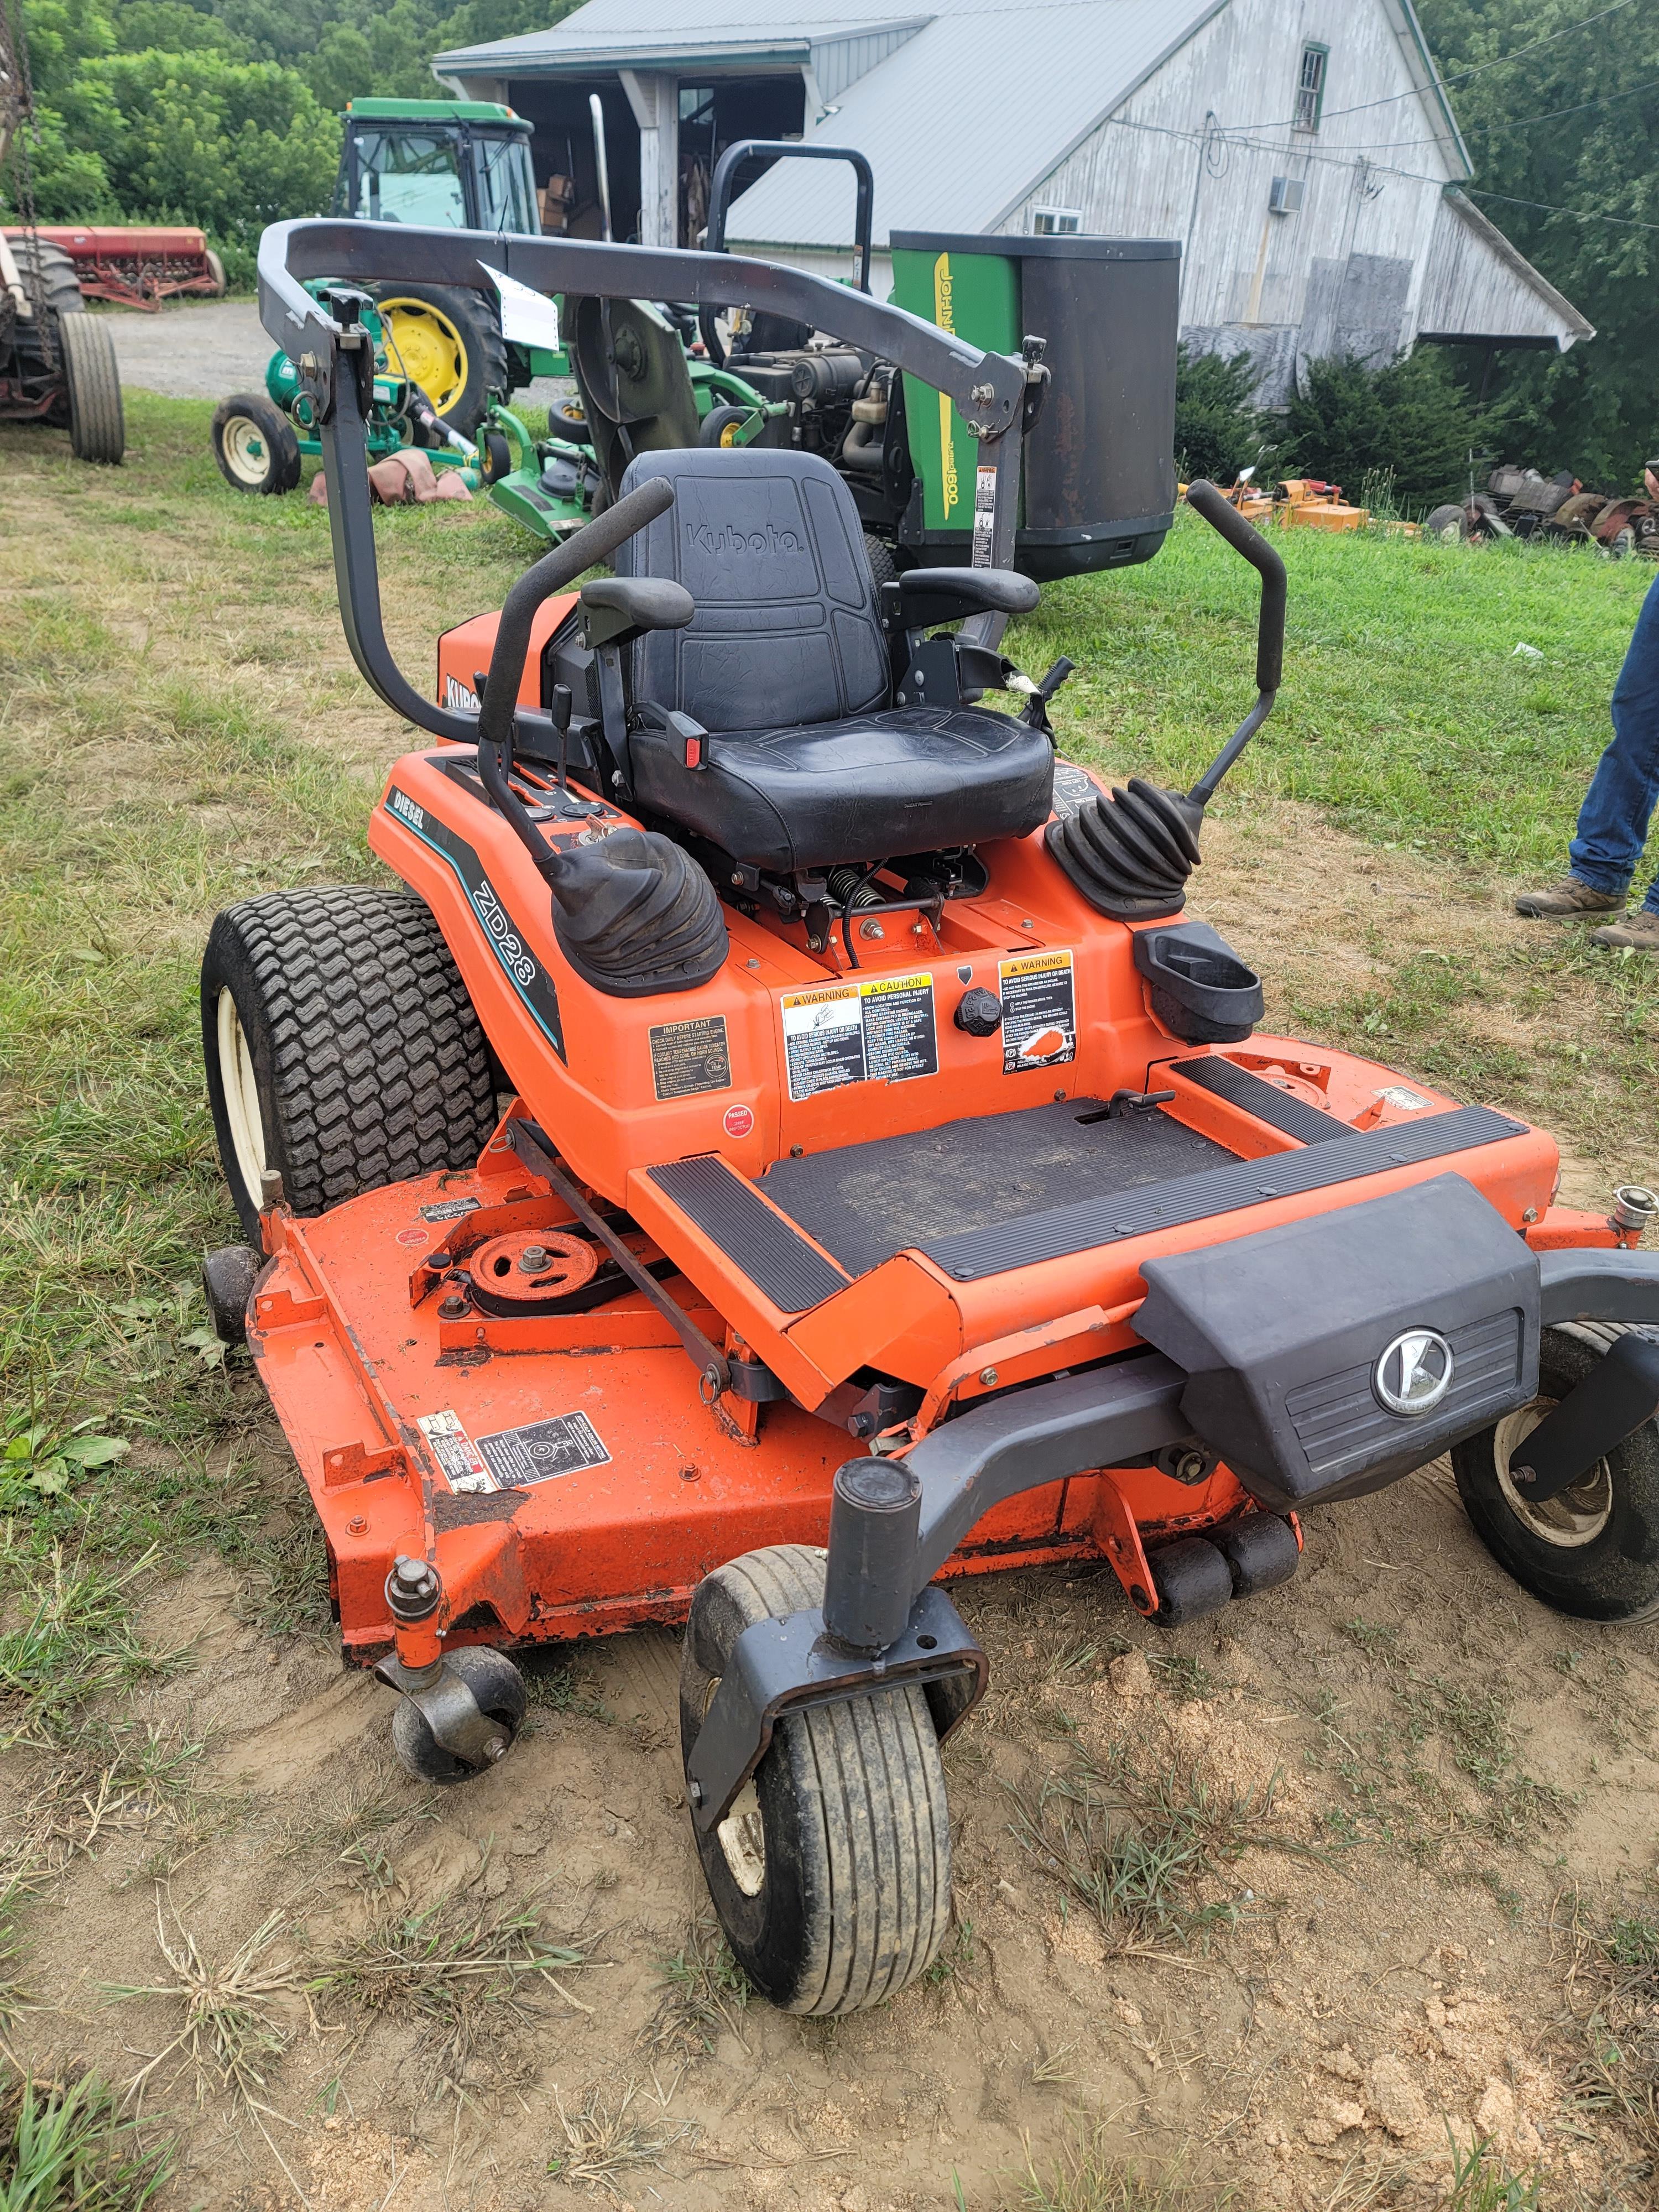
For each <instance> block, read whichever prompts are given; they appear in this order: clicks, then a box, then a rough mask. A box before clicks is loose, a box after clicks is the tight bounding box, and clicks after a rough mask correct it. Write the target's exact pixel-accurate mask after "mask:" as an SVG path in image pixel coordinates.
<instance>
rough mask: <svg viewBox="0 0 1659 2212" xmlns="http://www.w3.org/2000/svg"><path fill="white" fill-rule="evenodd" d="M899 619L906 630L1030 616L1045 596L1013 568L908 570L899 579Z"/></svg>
mask: <svg viewBox="0 0 1659 2212" xmlns="http://www.w3.org/2000/svg"><path fill="white" fill-rule="evenodd" d="M898 593H899V619H900V621H901V622H902V624H903V626H904V628H905V629H932V628H933V626H934V624H935V623H948V622H960V621H963V620H965V618H966V617H968V616H969V615H982V614H999V615H1029V614H1030V612H1031V611H1032V610H1033V609H1034V608H1035V607H1036V604H1037V601H1038V599H1040V597H1041V596H1042V595H1041V593H1040V592H1038V590H1037V587H1036V585H1035V584H1034V583H1033V582H1032V581H1031V580H1030V577H1029V576H1022V575H1019V574H1017V573H1016V572H1015V571H1014V570H1013V569H1012V568H907V569H906V570H905V571H904V572H903V573H902V574H901V576H900V577H899V580H898Z"/></svg>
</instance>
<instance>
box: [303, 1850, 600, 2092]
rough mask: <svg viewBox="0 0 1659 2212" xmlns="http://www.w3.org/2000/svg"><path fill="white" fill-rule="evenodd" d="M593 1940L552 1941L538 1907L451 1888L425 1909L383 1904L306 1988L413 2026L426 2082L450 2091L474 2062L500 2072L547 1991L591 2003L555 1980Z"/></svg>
mask: <svg viewBox="0 0 1659 2212" xmlns="http://www.w3.org/2000/svg"><path fill="white" fill-rule="evenodd" d="M598 1940H599V1939H598V1938H597V1937H596V1936H585V1937H580V1936H579V1937H574V1938H567V1939H565V1940H564V1941H562V1942H549V1941H547V1940H546V1939H544V1936H543V1935H542V1929H541V1920H540V1917H539V1915H538V1914H537V1913H536V1912H534V1911H527V1910H520V1911H514V1910H513V1908H512V1907H511V1906H510V1905H492V1904H489V1903H486V1902H484V1901H483V1900H481V1899H473V1898H469V1897H467V1896H466V1895H465V1893H451V1894H450V1895H449V1896H447V1897H445V1898H443V1899H441V1900H440V1901H439V1902H438V1904H436V1905H433V1906H431V1907H429V1908H428V1910H427V1911H424V1912H418V1913H407V1914H400V1913H398V1912H395V1911H391V1910H388V1909H385V1908H383V1909H382V1911H380V1914H379V1915H378V1917H376V1918H375V1919H374V1920H373V1921H371V1922H370V1923H369V1924H368V1926H367V1927H366V1928H364V1929H362V1931H361V1932H360V1933H358V1934H357V1935H356V1936H353V1937H351V1938H350V1939H349V1941H348V1942H346V1943H345V1944H344V1945H343V1947H342V1948H340V1949H339V1950H338V1951H337V1952H336V1953H335V1954H333V1955H332V1956H331V1957H330V1958H329V1959H327V1960H324V1961H321V1962H320V1963H319V1966H317V1968H316V1970H315V1972H314V1973H313V1978H312V1980H311V1984H310V1987H311V1988H312V1990H313V1991H314V1992H315V1993H316V1994H317V1995H318V1996H319V1997H322V1998H324V1999H327V1998H334V1999H337V2000H343V2001H344V2002H346V2003H347V2004H348V2005H349V2006H350V2007H351V2008H353V2009H354V2010H355V2011H356V2012H358V2013H359V2014H361V2015H365V2016H367V2017H368V2018H370V2019H373V2018H374V2017H376V2016H380V2015H385V2016H386V2017H388V2018H390V2019H392V2020H394V2021H399V2022H405V2021H413V2022H415V2023H417V2024H418V2027H419V2029H420V2057H421V2060H422V2069H423V2071H424V2074H425V2076H426V2080H427V2083H428V2087H430V2088H431V2089H433V2090H437V2089H440V2088H444V2087H448V2088H451V2089H457V2088H459V2087H461V2085H462V2084H463V2083H464V2081H465V2080H466V2079H467V2078H468V2076H469V2069H471V2068H472V2067H473V2066H474V2064H475V2062H483V2063H487V2064H488V2065H489V2067H490V2068H491V2069H499V2067H500V2065H501V2062H503V2061H505V2060H506V2059H507V2058H508V2057H510V2056H511V2055H512V2052H513V2047H514V2046H515V2045H517V2044H519V2043H520V2042H521V2041H522V2040H523V2039H525V2038H526V2036H527V2035H528V2033H529V2032H530V2030H531V2029H532V2027H534V2026H535V2024H536V2022H537V2021H538V2018H539V2017H540V2016H541V2015H542V2014H543V2012H544V2008H545V2002H546V1996H547V1993H548V1992H549V1991H551V1992H552V1993H553V1995H555V1996H557V1997H559V1998H560V1999H562V2002H564V2003H565V2004H566V2005H568V2007H570V2008H572V2009H574V2010H575V2011H580V2012H591V2011H592V2006H591V2005H588V2004H587V2003H586V2002H584V2001H583V2000H582V1999H580V1998H579V1997H576V1996H572V1994H571V1992H570V1990H569V1989H568V1987H567V1986H566V1984H565V1983H564V1982H563V1981H562V1980H561V1978H560V1977H561V1976H562V1975H574V1972H576V1971H577V1970H579V1969H580V1968H581V1967H583V1966H589V1965H591V1964H592V1962H593V1958H592V1954H593V1950H594V1948H595V1945H596V1943H597V1942H598Z"/></svg>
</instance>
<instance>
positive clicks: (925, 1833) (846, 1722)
mask: <svg viewBox="0 0 1659 2212" xmlns="http://www.w3.org/2000/svg"><path fill="white" fill-rule="evenodd" d="M823 1562H824V1554H823V1553H822V1552H821V1551H815V1550H812V1549H811V1548H809V1547H807V1546H805V1545H804V1544H778V1545H774V1546H772V1547H769V1549H768V1550H765V1551H761V1552H749V1553H744V1556H743V1557H742V1558H741V1559H734V1560H732V1563H731V1564H730V1565H728V1566H724V1567H721V1568H720V1569H719V1570H718V1571H717V1572H715V1573H714V1574H712V1575H710V1576H709V1577H708V1579H707V1580H706V1581H705V1582H703V1583H701V1584H700V1585H699V1587H698V1589H697V1593H696V1597H695V1598H694V1599H693V1600H692V1603H691V1616H690V1620H688V1622H687V1623H686V1630H685V1647H684V1658H683V1661H682V1664H681V1670H680V1740H681V1745H682V1748H683V1751H684V1754H685V1755H686V1756H687V1757H689V1756H690V1751H691V1747H692V1746H693V1745H694V1744H695V1743H696V1739H697V1735H698V1731H699V1730H700V1729H701V1728H702V1722H703V1716H704V1715H705V1714H706V1713H707V1711H708V1706H709V1703H710V1701H711V1700H712V1699H713V1697H714V1692H715V1691H716V1689H717V1688H718V1687H719V1685H720V1677H721V1675H722V1674H723V1673H724V1672H725V1669H726V1664H727V1662H728V1661H729V1659H730V1656H731V1653H732V1646H733V1645H734V1644H736V1642H737V1640H738V1637H739V1636H740V1635H741V1634H742V1633H743V1631H744V1629H745V1628H747V1627H750V1626H751V1625H752V1624H753V1623H754V1622H756V1621H759V1620H768V1619H777V1618H781V1616H782V1615H784V1614H786V1613H797V1612H799V1611H801V1610H802V1609H803V1608H804V1607H808V1606H816V1605H820V1604H822V1602H823ZM697 1851H698V1856H699V1857H700V1858H701V1859H702V1869H703V1875H704V1877H705V1879H706V1880H707V1881H708V1892H709V1895H710V1896H711V1898H712V1899H714V1910H715V1911H716V1912H717V1913H718V1914H719V1916H720V1925H721V1927H722V1928H723V1929H725V1931H726V1941H727V1942H728V1943H730V1945H731V1947H732V1955H733V1956H734V1957H735V1958H736V1960H737V1961H738V1965H739V1966H742V1968H743V1970H744V1972H745V1973H746V1974H747V1975H748V1976H749V1978H750V1981H752V1982H753V1983H754V1984H755V1985H756V1987H757V1989H759V1990H761V1991H762V1993H763V1995H764V1996H768V1997H769V1998H770V1999H771V2001H772V2002H773V2003H774V2004H775V2005H777V2006H779V2007H781V2008H782V2009H783V2010H784V2011H786V2012H798V2013H813V2014H817V2015H819V2016H820V2017H823V2016H824V2015H832V2014H841V2013H851V2012H860V2011H862V2010H863V2009H864V2008H866V2007H867V2006H870V2005H877V2004H880V2003H881V2002H883V2001H884V1999H885V1998H888V1997H890V1996H896V1995H897V1993H898V1991H899V1990H902V1989H904V1988H905V1987H906V1986H907V1985H908V1984H909V1983H911V1982H913V1981H915V1978H916V1977H917V1976H918V1975H919V1974H921V1972H924V1970H925V1969H926V1968H927V1966H928V1964H929V1963H930V1961H931V1960H933V1956H934V1954H936V1953H937V1951H938V1949H939V1945H940V1943H941V1942H943V1940H944V1937H945V1930H946V1928H947V1927H948V1925H949V1923H950V1917H951V1828H950V1819H949V1815H948V1813H947V1811H946V1808H945V1775H944V1770H943V1768H942V1767H941V1765H940V1764H939V1741H938V1737H937V1735H935V1732H934V1729H933V1721H932V1718H931V1717H930V1716H929V1713H928V1709H927V1696H926V1693H925V1692H923V1691H921V1690H920V1689H916V1688H909V1689H903V1690H896V1691H894V1690H888V1691H882V1692H878V1693H877V1694H876V1695H874V1696H870V1697H862V1698H854V1699H849V1700H848V1702H847V1703H845V1704H843V1705H818V1706H814V1707H812V1708H811V1709H810V1710H809V1711H805V1712H803V1713H799V1714H797V1715H796V1716H795V1717H793V1719H788V1720H785V1721H783V1722H781V1723H780V1724H779V1727H778V1729H777V1732H776V1734H775V1735H774V1737H773V1739H772V1742H771V1745H770V1747H769V1749H768V1751H767V1753H766V1756H765V1758H764V1759H762V1761H761V1763H760V1765H759V1766H758V1767H757V1769H756V1771H755V1776H754V1779H753V1781H752V1782H751V1783H750V1784H748V1785H747V1786H746V1787H745V1789H744V1790H743V1791H742V1793H741V1794H740V1795H739V1796H738V1800H737V1802H736V1804H735V1805H734V1806H733V1807H732V1812H731V1814H729V1815H728V1816H727V1818H726V1820H723V1821H722V1822H721V1823H720V1827H719V1828H718V1829H717V1830H716V1831H715V1832H714V1834H712V1835H711V1836H709V1837H708V1839H707V1840H706V1841H703V1842H699V1844H698V1845H697Z"/></svg>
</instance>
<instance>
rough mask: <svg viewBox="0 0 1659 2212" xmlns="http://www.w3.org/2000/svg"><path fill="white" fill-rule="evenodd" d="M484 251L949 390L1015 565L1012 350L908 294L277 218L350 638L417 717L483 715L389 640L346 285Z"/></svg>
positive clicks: (361, 360) (997, 563)
mask: <svg viewBox="0 0 1659 2212" xmlns="http://www.w3.org/2000/svg"><path fill="white" fill-rule="evenodd" d="M480 264H488V265H489V267H490V268H493V269H499V270H502V271H504V272H505V274H506V275H507V276H512V277H515V278H516V279H517V280H518V281H519V283H521V284H528V285H529V286H531V287H532V289H534V290H536V291H538V292H562V293H564V294H567V295H574V296H577V297H582V296H587V297H593V298H598V299H611V300H621V299H631V300H641V299H642V300H684V301H690V302H691V303H692V304H693V305H695V306H696V307H744V306H749V307H762V308H765V309H767V310H769V311H770V312H771V313H775V314H779V315H782V316H786V317H787V318H788V319H791V320H793V321H796V322H804V323H808V324H810V325H811V326H812V328H813V329H815V330H821V331H828V332H829V334H830V335H831V336H832V337H838V338H842V339H843V340H845V342H846V343H848V344H849V345H853V346H855V347H857V348H858V349H860V351H861V352H865V353H869V354H873V355H875V356H877V357H878V359H880V360H882V361H888V362H892V363H893V364H894V366H895V367H896V368H901V369H902V370H903V371H904V372H905V374H907V375H910V376H915V377H916V378H918V379H919V380H921V382H922V383H924V384H928V385H931V386H933V389H934V390H935V391H936V392H944V393H945V394H946V396H947V397H948V398H950V399H951V401H953V402H954V404H955V405H956V408H957V412H958V413H959V414H960V415H961V416H962V418H963V422H966V424H967V425H968V428H969V430H970V431H971V432H972V433H973V435H974V436H975V438H976V439H977V440H978V441H979V466H978V470H977V471H976V476H975V496H974V509H975V513H974V533H973V556H974V557H973V566H975V568H1010V567H1012V563H1013V555H1014V536H1015V531H1016V527H1017V524H1018V509H1019V460H1020V439H1021V435H1022V434H1021V417H1022V410H1023V407H1024V398H1025V389H1026V382H1027V371H1026V367H1025V364H1024V362H1023V361H1019V360H1017V359H1015V358H1014V357H1013V356H1011V355H1008V354H1000V353H985V352H982V351H981V349H980V348H979V347H977V346H974V345H969V344H968V343H965V342H964V341H963V339H961V338H959V337H956V336H955V335H954V334H953V333H952V332H951V331H942V330H940V329H939V328H938V327H937V325H934V324H933V323H927V322H923V321H922V320H921V318H920V317H919V316H916V315H911V314H907V313H905V311H904V309H903V308H902V307H889V306H886V305H885V304H884V303H883V302H882V301H877V300H872V298H870V296H869V295H868V294H866V293H863V292H855V291H851V290H849V289H848V287H847V286H846V285H844V284H835V283H830V282H829V280H828V279H827V278H825V277H822V276H808V275H806V274H805V271H804V270H799V269H784V268H780V267H778V266H776V265H775V264H773V263H771V262H768V261H753V260H749V259H747V258H744V257H742V256H740V255H737V254H731V253H691V252H684V251H681V250H679V249H678V248H674V247H670V246H614V245H609V244H601V243H599V242H598V241H595V240H586V239H573V238H538V237H531V236H529V235H526V234H507V233H504V232H495V231H482V230H422V229H416V228H411V227H410V226H408V225H405V224H403V223H374V222H353V221H350V220H343V219H340V218H335V217H319V218H317V219H314V220H308V221H304V222H276V223H272V224H271V225H270V228H268V229H267V230H266V231H265V232H264V235H263V236H262V238H261V239H260V240H259V319H260V321H261V322H262V323H263V324H264V327H265V329H266V331H268V332H269V333H270V337H271V338H272V340H273V341H274V343H276V344H277V345H279V346H280V347H281V348H282V349H283V352H284V353H285V354H287V355H288V356H289V359H290V360H291V361H292V362H295V365H296V366H297V368H299V371H300V380H301V386H302V388H303V389H304V391H305V392H307V394H308V396H309V397H310V398H311V400H312V403H313V406H314V408H315V410H316V414H315V421H316V424H317V429H318V434H319V437H320V440H321V442H322V447H323V465H324V468H325V471H326V473H327V477H328V489H329V527H330V531H331V536H332V539H333V548H334V570H335V580H336V584H337V589H338V592H339V598H340V613H341V617H342V620H343V623H344V625H345V632H346V640H347V642H348V643H349V646H350V647H351V655H352V659H354V660H355V661H356V664H357V666H358V668H359V670H360V671H362V676H363V678H364V681H365V682H366V683H367V684H368V686H369V688H370V689H371V690H373V691H374V692H375V693H376V694H377V695H378V696H380V698H381V699H382V700H383V701H384V702H386V705H387V706H388V707H390V708H392V712H393V713H394V714H400V715H401V716H403V718H404V720H406V721H410V722H413V723H414V724H415V725H416V727H417V728H420V729H423V730H428V731H430V732H431V733H432V734H433V735H434V736H435V737H440V738H451V739H453V740H454V741H455V742H456V743H459V744H472V743H474V742H475V741H476V739H477V733H478V732H477V714H473V713H459V712H457V711H455V710H453V709H452V708H442V707H439V706H437V705H435V703H434V702H431V701H429V700H427V699H425V698H423V697H422V696H421V694H420V693H419V692H418V691H416V690H415V689H414V687H413V686H412V685H411V684H410V683H409V682H408V680H407V679H406V678H405V677H404V674H403V672H402V671H401V670H400V669H399V668H398V665H397V663H396V661H395V660H394V659H392V651H391V647H389V645H388V644H387V642H386V630H385V626H384V623H383V622H382V619H381V613H380V577H379V572H378V569H377V567H376V563H375V556H374V522H373V513H372V508H371V504H370V499H369V489H368V452H367V448H366V444H365V438H364V423H365V421H366V418H367V416H368V411H369V407H370V404H371V401H372V398H373V392H374V347H373V345H372V344H371V343H369V339H368V332H367V331H365V330H364V328H363V327H362V323H361V321H360V320H359V315H360V312H361V307H362V295H361V293H355V292H354V289H353V288H354V287H355V286H357V285H362V284H366V283H381V282H388V281H392V280H394V279H397V278H399V277H402V278H407V277H409V276H411V275H412V274H415V273H417V272H418V274H419V276H420V277H421V278H422V281H423V282H426V283H437V284H460V285H465V286H467V287H468V288H469V289H472V290H475V291H479V290H488V289H492V288H491V286H490V280H489V276H487V275H486V274H485V273H484V269H483V266H481V265H480ZM318 277H331V278H333V279H335V280H337V289H335V290H334V291H332V292H331V294H330V295H329V299H330V302H331V305H332V307H333V308H334V311H335V312H334V313H331V312H330V308H329V307H328V306H325V304H324V303H323V302H322V301H319V300H316V299H314V298H313V296H312V295H311V294H310V293H309V292H307V290H306V289H305V287H306V283H307V280H313V279H315V278H318ZM542 719H544V718H538V726H539V721H540V720H542Z"/></svg>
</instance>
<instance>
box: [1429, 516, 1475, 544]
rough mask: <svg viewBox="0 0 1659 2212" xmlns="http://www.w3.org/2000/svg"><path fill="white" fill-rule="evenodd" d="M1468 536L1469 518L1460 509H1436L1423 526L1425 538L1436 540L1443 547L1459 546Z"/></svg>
mask: <svg viewBox="0 0 1659 2212" xmlns="http://www.w3.org/2000/svg"><path fill="white" fill-rule="evenodd" d="M1468 534H1469V518H1468V515H1467V514H1465V513H1464V512H1463V510H1462V507H1436V509H1435V510H1434V513H1432V514H1431V516H1430V517H1429V519H1428V520H1427V521H1426V522H1425V524H1424V525H1423V535H1424V536H1425V538H1439V540H1440V541H1441V543H1442V544H1443V545H1456V544H1462V541H1463V539H1464V538H1467V537H1468Z"/></svg>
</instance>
